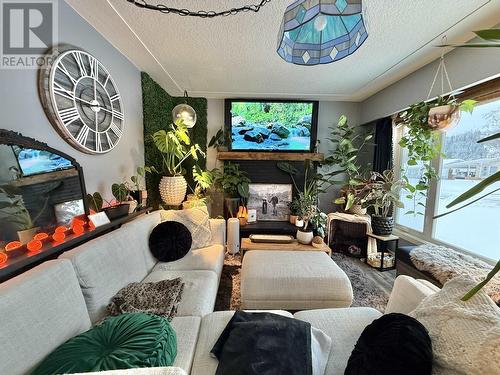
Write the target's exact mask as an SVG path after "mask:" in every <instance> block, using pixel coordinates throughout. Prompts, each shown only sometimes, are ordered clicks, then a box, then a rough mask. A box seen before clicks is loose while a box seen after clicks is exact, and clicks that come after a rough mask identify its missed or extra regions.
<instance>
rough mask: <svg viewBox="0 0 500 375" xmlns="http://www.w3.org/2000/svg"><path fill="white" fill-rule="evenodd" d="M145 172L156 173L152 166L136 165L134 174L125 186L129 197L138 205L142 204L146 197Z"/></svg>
mask: <svg viewBox="0 0 500 375" xmlns="http://www.w3.org/2000/svg"><path fill="white" fill-rule="evenodd" d="M146 173H158V171H157V170H156V168H155V167H154V166H151V167H147V166H144V167H137V170H136V174H135V175H133V176H132V177H130V182H129V181H127V182H126V183H125V185H126V186H127V189H128V192H129V195H130V197H131V198H132V199H133V200H135V201H137V203H138V205H139V207H142V206H143V202H144V201H145V200H146V199H147V191H146V189H145V187H146V186H145V181H144V180H145V177H146Z"/></svg>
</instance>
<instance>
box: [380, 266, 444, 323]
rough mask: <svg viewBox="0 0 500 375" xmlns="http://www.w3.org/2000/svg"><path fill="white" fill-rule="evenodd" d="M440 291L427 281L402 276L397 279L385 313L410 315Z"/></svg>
mask: <svg viewBox="0 0 500 375" xmlns="http://www.w3.org/2000/svg"><path fill="white" fill-rule="evenodd" d="M437 291H439V288H438V287H437V286H435V285H433V284H431V283H430V282H428V281H427V280H416V279H414V278H413V277H409V276H406V275H400V276H398V277H396V280H395V281H394V286H393V287H392V292H391V296H390V297H389V302H388V303H387V306H386V308H385V313H386V314H389V313H393V312H398V313H401V314H408V313H409V312H410V311H412V310H413V309H415V307H417V306H418V305H419V304H420V302H422V300H423V299H424V298H425V297H427V296H430V295H432V294H434V293H436V292H437Z"/></svg>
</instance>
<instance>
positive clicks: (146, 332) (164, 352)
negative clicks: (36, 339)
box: [33, 313, 177, 375]
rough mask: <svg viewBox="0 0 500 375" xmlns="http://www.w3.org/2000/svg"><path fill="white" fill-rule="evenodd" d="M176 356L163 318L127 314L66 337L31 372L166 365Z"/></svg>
mask: <svg viewBox="0 0 500 375" xmlns="http://www.w3.org/2000/svg"><path fill="white" fill-rule="evenodd" d="M176 355H177V338H176V334H175V332H174V330H173V329H172V327H171V326H170V324H169V323H168V321H167V320H166V319H165V318H162V317H160V316H157V315H150V314H146V313H129V314H122V315H119V316H114V317H110V318H108V319H106V320H105V321H104V322H103V323H102V324H100V325H97V326H95V327H93V328H92V329H90V330H88V331H87V332H84V333H81V334H80V335H78V336H75V337H73V338H71V339H69V340H68V341H66V342H65V343H64V344H62V345H61V346H59V347H58V348H57V349H56V350H55V351H53V352H52V353H51V354H49V355H48V356H47V358H45V359H44V360H43V362H42V363H40V365H39V366H38V367H37V368H36V369H35V371H34V372H33V375H52V374H60V373H63V374H67V373H70V372H82V371H83V372H85V371H96V370H97V371H98V370H101V371H104V370H116V369H127V368H135V367H159V366H170V365H172V363H173V362H174V359H175V356H176Z"/></svg>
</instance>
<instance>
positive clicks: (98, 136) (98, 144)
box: [95, 132, 107, 152]
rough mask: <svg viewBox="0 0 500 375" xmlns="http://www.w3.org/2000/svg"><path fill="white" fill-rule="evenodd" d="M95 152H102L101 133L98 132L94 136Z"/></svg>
mask: <svg viewBox="0 0 500 375" xmlns="http://www.w3.org/2000/svg"><path fill="white" fill-rule="evenodd" d="M106 135H107V133H106ZM95 150H96V151H97V152H102V144H101V133H99V132H98V133H96V134H95Z"/></svg>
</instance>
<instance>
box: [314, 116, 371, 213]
mask: <svg viewBox="0 0 500 375" xmlns="http://www.w3.org/2000/svg"><path fill="white" fill-rule="evenodd" d="M330 129H332V130H331V132H330V138H329V141H330V143H332V144H333V145H335V146H336V148H335V150H334V151H333V152H331V154H330V155H329V156H327V157H326V158H325V160H324V162H323V165H324V166H327V167H333V168H334V169H333V171H331V172H329V173H328V174H327V175H326V176H328V177H329V178H330V179H333V178H338V177H340V178H339V179H337V180H336V181H332V183H334V184H343V185H344V187H343V188H342V189H341V190H340V196H339V197H338V198H337V199H336V200H335V201H334V202H335V203H336V204H339V205H341V206H342V207H343V209H344V210H345V211H346V212H349V213H353V214H362V215H364V214H366V210H364V209H363V207H362V203H363V202H362V201H361V200H360V199H358V193H359V176H360V175H361V166H360V165H359V163H358V162H357V158H358V156H359V153H360V152H361V150H362V149H363V148H364V147H365V146H366V144H367V142H368V141H369V140H370V139H371V138H372V137H373V135H372V134H367V135H362V134H356V132H355V130H354V128H353V127H351V126H350V125H349V123H348V121H347V117H346V116H344V115H342V116H340V118H339V121H338V123H337V126H331V127H330Z"/></svg>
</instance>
